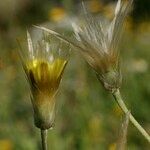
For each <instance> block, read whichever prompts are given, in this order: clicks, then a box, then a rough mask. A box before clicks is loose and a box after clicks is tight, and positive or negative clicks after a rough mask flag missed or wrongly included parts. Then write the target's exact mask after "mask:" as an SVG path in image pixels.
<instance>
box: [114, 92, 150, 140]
mask: <svg viewBox="0 0 150 150" xmlns="http://www.w3.org/2000/svg"><path fill="white" fill-rule="evenodd" d="M113 96H114V98H115V100H116V102H117V103H118V105H119V106H120V108H121V109H122V111H123V112H124V113H125V114H127V113H128V112H129V110H128V108H127V107H126V105H125V103H124V101H123V100H122V97H121V94H120V91H119V89H118V90H116V91H115V92H114V93H113ZM129 119H130V121H131V122H132V124H133V125H134V126H135V127H136V128H137V129H138V130H139V132H140V133H141V134H142V135H143V136H144V137H145V139H146V140H147V141H148V142H149V143H150V136H149V134H148V133H147V132H146V131H145V130H144V129H143V127H142V126H141V125H140V124H139V123H138V122H137V121H136V119H135V118H134V117H133V116H132V114H130V116H129Z"/></svg>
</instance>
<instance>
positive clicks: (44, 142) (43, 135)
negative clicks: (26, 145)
mask: <svg viewBox="0 0 150 150" xmlns="http://www.w3.org/2000/svg"><path fill="white" fill-rule="evenodd" d="M41 140H42V150H47V130H42V129H41Z"/></svg>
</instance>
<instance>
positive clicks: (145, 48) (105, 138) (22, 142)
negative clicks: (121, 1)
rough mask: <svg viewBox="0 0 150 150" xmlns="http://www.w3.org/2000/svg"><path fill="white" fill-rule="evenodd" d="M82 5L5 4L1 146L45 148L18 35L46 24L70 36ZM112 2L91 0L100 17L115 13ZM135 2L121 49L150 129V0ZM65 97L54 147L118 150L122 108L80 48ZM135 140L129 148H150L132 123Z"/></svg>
mask: <svg viewBox="0 0 150 150" xmlns="http://www.w3.org/2000/svg"><path fill="white" fill-rule="evenodd" d="M77 2H79V1H75V0H74V1H73V0H72V1H71V0H57V1H48V0H45V1H41V0H13V1H12V0H5V1H4V2H3V3H0V95H1V97H0V150H27V149H28V150H37V149H40V134H39V130H38V129H36V128H34V125H33V117H32V107H31V102H30V97H29V96H30V93H29V87H28V85H27V81H26V79H25V77H24V74H23V69H22V67H21V63H20V61H19V57H18V55H17V50H18V49H19V46H18V44H17V42H16V39H19V40H20V39H24V40H25V38H26V36H25V30H26V27H31V26H32V24H41V23H44V22H49V27H50V28H52V29H56V30H57V29H58V30H59V31H60V32H63V33H64V34H66V35H67V34H69V35H70V32H71V28H70V27H69V26H68V23H69V21H68V18H69V16H71V17H72V19H76V18H75V15H77V12H79V11H80V9H78V7H79V5H78V3H77ZM107 2H109V1H104V0H103V1H98V0H91V1H88V7H89V9H90V10H91V11H92V12H93V13H94V14H95V15H97V14H98V13H103V14H104V15H106V16H108V17H110V18H111V14H112V8H113V4H112V3H111V4H110V3H108V5H106V4H107ZM134 5H135V10H134V11H133V13H132V14H133V15H132V16H133V17H132V18H131V17H129V18H128V21H127V23H126V28H125V32H124V34H123V39H122V41H121V43H120V47H119V48H120V50H121V56H122V72H123V85H122V88H121V92H122V93H123V97H124V99H125V102H126V103H127V105H128V107H129V109H130V110H131V111H132V113H133V114H134V116H135V117H136V119H137V120H138V121H139V122H140V123H141V124H142V125H143V127H144V128H145V129H146V130H147V131H148V132H149V133H150V117H149V115H150V110H149V106H150V101H149V98H150V84H149V82H150V76H149V74H150V69H149V65H150V64H149V58H150V51H149V50H150V43H149V41H150V23H149V21H148V20H149V18H150V12H149V10H150V5H149V0H142V1H141V0H135V4H134ZM139 12H141V13H139ZM135 14H136V15H135ZM144 16H146V21H145V20H144V18H145V17H144ZM136 22H138V24H137V23H136ZM57 101H58V112H57V117H56V126H55V128H54V130H49V135H48V145H49V148H50V149H52V150H66V149H71V150H99V149H101V150H105V149H108V150H114V149H115V145H116V142H117V138H118V130H119V127H120V121H121V116H122V112H121V110H120V109H119V108H118V106H117V105H116V103H115V102H114V101H113V98H112V97H111V95H109V93H107V92H106V91H105V90H104V89H103V88H102V86H101V85H100V83H99V82H98V81H97V79H96V77H95V75H94V73H93V71H92V70H91V69H90V68H89V66H88V65H87V64H86V63H85V62H84V60H83V59H82V58H81V57H80V55H79V54H78V53H77V52H76V51H74V50H73V51H72V53H71V56H70V62H69V63H68V66H67V68H66V70H65V73H64V78H63V80H62V83H61V87H60V90H59V93H58V95H57ZM127 138H128V139H127V145H128V148H129V149H131V150H141V149H142V150H148V149H149V145H148V143H147V141H145V139H143V137H141V135H140V134H139V133H138V131H137V130H136V129H135V128H134V127H133V126H132V125H131V124H129V128H128V137H127Z"/></svg>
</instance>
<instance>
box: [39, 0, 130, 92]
mask: <svg viewBox="0 0 150 150" xmlns="http://www.w3.org/2000/svg"><path fill="white" fill-rule="evenodd" d="M132 2H133V0H127V1H123V0H118V2H117V5H116V9H115V13H114V18H113V19H112V20H111V21H110V20H108V19H107V18H94V17H92V16H91V14H89V13H88V12H87V11H86V9H85V8H84V6H83V9H84V18H83V19H82V21H83V22H79V23H73V29H74V33H75V38H76V42H74V41H71V40H70V39H68V38H65V37H63V36H61V35H60V34H58V33H56V32H54V31H52V30H48V29H46V28H43V27H39V28H41V29H43V30H46V31H48V32H49V33H51V34H53V35H55V36H56V37H58V38H60V39H62V40H64V41H65V42H69V43H71V44H72V45H73V46H75V47H76V48H78V49H79V50H80V52H81V53H82V55H83V56H84V58H85V60H86V61H87V62H88V64H89V65H90V66H91V67H92V68H93V69H94V70H95V71H96V74H97V77H98V79H99V80H100V81H101V82H102V84H103V85H104V87H105V88H106V89H107V90H110V91H112V90H114V89H117V88H119V87H120V83H121V73H120V68H119V51H118V50H117V45H118V41H119V39H120V34H121V31H122V26H123V23H124V20H125V17H126V16H127V14H128V12H129V10H130V8H131V5H132ZM80 21H81V19H80Z"/></svg>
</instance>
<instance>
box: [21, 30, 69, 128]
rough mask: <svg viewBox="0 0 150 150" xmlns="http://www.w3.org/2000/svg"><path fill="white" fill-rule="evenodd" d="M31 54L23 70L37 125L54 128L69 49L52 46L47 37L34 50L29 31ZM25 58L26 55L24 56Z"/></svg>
mask: <svg viewBox="0 0 150 150" xmlns="http://www.w3.org/2000/svg"><path fill="white" fill-rule="evenodd" d="M27 40H28V53H27V55H26V58H22V59H23V67H24V70H25V73H26V75H27V79H28V81H29V84H30V89H31V100H32V104H33V109H34V121H35V125H36V126H37V127H38V128H41V129H48V128H50V127H52V125H53V123H54V117H55V101H56V100H55V95H56V93H57V91H58V88H59V84H60V81H61V78H62V74H63V71H64V69H65V66H66V64H67V58H66V57H67V54H66V53H67V50H64V49H62V45H61V44H59V45H58V44H56V43H54V42H53V43H52V41H51V43H49V42H50V41H49V37H48V36H46V38H45V37H44V38H43V39H42V40H40V41H39V42H38V43H39V44H37V45H36V46H35V47H36V49H35V48H34V47H33V44H32V40H31V37H30V34H29V33H28V32H27ZM22 57H23V56H22Z"/></svg>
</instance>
